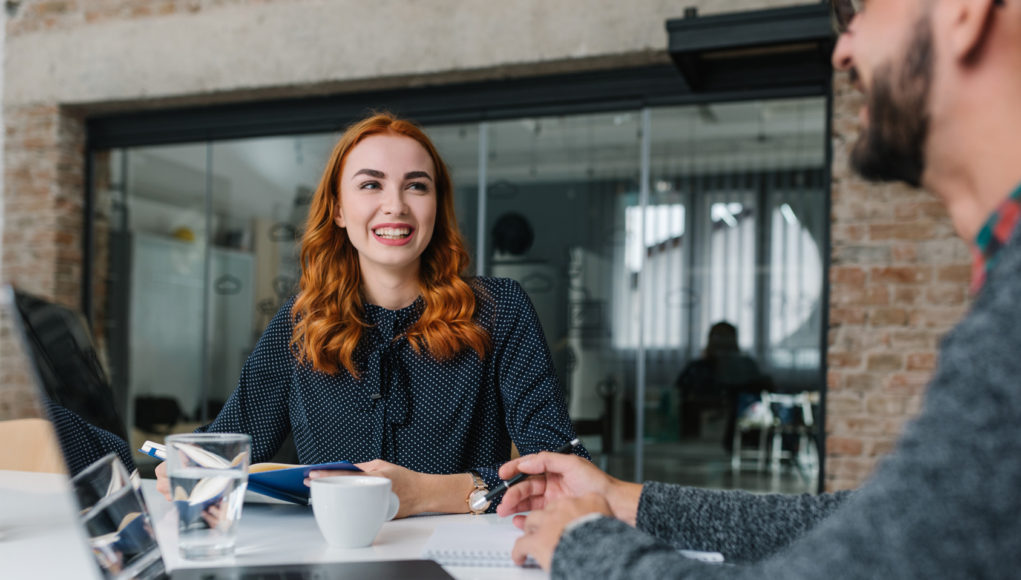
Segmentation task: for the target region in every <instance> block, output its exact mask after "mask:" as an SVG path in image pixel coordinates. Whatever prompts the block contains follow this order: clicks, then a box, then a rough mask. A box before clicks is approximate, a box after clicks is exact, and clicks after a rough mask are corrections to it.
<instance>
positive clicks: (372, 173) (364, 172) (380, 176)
mask: <svg viewBox="0 0 1021 580" xmlns="http://www.w3.org/2000/svg"><path fill="white" fill-rule="evenodd" d="M359 175H368V176H369V177H375V178H376V179H383V178H384V177H386V174H385V173H383V172H382V171H379V170H378V169H359V170H358V171H355V174H354V175H352V176H351V177H352V178H355V177H358V176H359Z"/></svg>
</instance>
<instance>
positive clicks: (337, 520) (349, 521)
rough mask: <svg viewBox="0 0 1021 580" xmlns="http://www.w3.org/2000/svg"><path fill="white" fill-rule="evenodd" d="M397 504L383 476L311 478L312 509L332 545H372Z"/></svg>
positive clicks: (387, 480)
mask: <svg viewBox="0 0 1021 580" xmlns="http://www.w3.org/2000/svg"><path fill="white" fill-rule="evenodd" d="M399 507H400V500H399V499H398V498H397V494H395V493H393V492H391V491H390V480H389V479H387V478H385V477H372V476H368V475H338V476H333V477H322V478H319V479H313V480H312V512H313V513H315V516H316V523H317V524H319V531H321V532H322V533H323V537H325V538H326V542H327V543H328V544H330V545H331V546H336V547H338V548H364V547H366V546H369V545H371V544H372V541H373V540H374V539H376V534H378V533H379V528H380V527H381V526H382V525H383V522H386V521H390V520H392V519H393V518H394V516H395V515H397V509H398V508H399Z"/></svg>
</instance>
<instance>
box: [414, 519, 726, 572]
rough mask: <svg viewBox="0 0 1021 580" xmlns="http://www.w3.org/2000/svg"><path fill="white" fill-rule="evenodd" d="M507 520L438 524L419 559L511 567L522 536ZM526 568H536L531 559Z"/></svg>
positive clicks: (697, 555)
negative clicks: (512, 556)
mask: <svg viewBox="0 0 1021 580" xmlns="http://www.w3.org/2000/svg"><path fill="white" fill-rule="evenodd" d="M523 533H524V532H522V531H521V530H519V529H517V528H516V527H514V526H513V525H512V524H510V522H509V521H508V522H507V523H506V524H504V523H502V522H501V523H500V524H496V525H484V524H457V523H450V524H439V525H437V526H436V529H435V531H434V532H433V535H432V536H431V537H430V538H429V540H428V541H427V542H426V543H425V547H424V548H422V557H423V558H425V559H427V560H435V561H437V562H439V563H440V564H443V565H444V566H482V567H507V566H514V561H513V560H512V559H511V550H512V549H513V548H514V542H516V541H517V539H518V538H520V537H521V534H523ZM677 552H678V553H679V554H681V555H682V556H684V557H685V558H690V559H692V560H699V561H702V562H709V563H713V564H719V563H721V562H723V554H720V553H719V552H701V551H698V550H677ZM525 566H526V567H532V568H534V567H538V564H536V562H535V560H533V559H532V558H531V557H529V558H528V560H527V561H526V562H525Z"/></svg>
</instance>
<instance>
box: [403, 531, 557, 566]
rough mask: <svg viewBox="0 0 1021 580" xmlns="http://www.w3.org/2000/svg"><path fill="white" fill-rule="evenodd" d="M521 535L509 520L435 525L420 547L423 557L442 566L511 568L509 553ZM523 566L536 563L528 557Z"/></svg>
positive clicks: (511, 562) (512, 561) (512, 562)
mask: <svg viewBox="0 0 1021 580" xmlns="http://www.w3.org/2000/svg"><path fill="white" fill-rule="evenodd" d="M522 533H523V532H522V531H521V530H519V529H517V528H516V527H514V525H513V524H511V523H510V521H509V520H507V521H505V522H500V523H497V524H489V523H484V522H480V523H477V524H476V523H449V524H438V525H437V526H436V528H435V530H434V531H433V535H432V536H430V537H429V540H428V541H426V543H425V546H424V547H423V548H422V557H423V558H426V559H428V560H436V561H437V562H439V563H440V564H443V565H444V566H482V567H487V568H492V567H501V568H502V567H513V566H514V560H511V550H512V549H514V542H516V541H517V539H518V538H520V537H521V534H522ZM525 566H527V567H536V566H537V564H536V563H535V562H534V561H533V560H532V559H531V558H529V559H528V561H527V562H525Z"/></svg>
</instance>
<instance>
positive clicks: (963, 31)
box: [936, 0, 996, 61]
mask: <svg viewBox="0 0 1021 580" xmlns="http://www.w3.org/2000/svg"><path fill="white" fill-rule="evenodd" d="M947 4H948V5H949V6H948V9H949V10H950V11H951V14H950V19H949V23H950V28H949V31H948V32H949V36H950V38H949V42H948V46H949V47H950V50H951V52H952V55H953V57H954V60H957V61H968V60H971V59H972V58H974V57H976V56H977V55H978V54H979V52H980V51H981V50H982V47H983V43H984V41H985V39H986V33H988V32H989V27H990V26H992V22H993V16H994V14H995V12H996V0H952V1H951V2H949V3H947ZM936 34H939V31H936Z"/></svg>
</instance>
